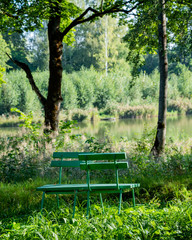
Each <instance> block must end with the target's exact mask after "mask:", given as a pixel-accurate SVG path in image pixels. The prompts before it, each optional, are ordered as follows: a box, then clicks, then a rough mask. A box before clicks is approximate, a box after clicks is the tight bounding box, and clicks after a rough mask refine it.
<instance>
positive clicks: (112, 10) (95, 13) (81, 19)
mask: <svg viewBox="0 0 192 240" xmlns="http://www.w3.org/2000/svg"><path fill="white" fill-rule="evenodd" d="M142 3H144V1H141V2H138V3H137V4H135V5H134V6H133V7H132V8H131V9H129V10H125V9H123V8H118V6H114V7H112V8H109V9H107V10H105V11H100V12H99V11H97V10H95V9H93V8H91V7H89V8H87V9H86V10H85V11H84V12H83V13H82V14H81V15H80V16H79V17H77V18H76V19H74V20H73V21H72V22H71V24H69V26H68V27H66V28H65V30H64V31H63V32H62V33H61V34H62V38H63V37H64V36H65V35H66V34H67V33H68V32H69V31H70V30H71V29H72V28H73V27H75V26H77V25H79V24H81V23H85V22H89V21H91V20H93V19H95V18H97V17H103V16H104V15H106V14H109V13H117V12H123V13H126V14H129V13H131V12H132V11H133V10H134V9H136V8H137V7H138V6H139V5H140V4H142ZM88 12H93V14H92V15H91V16H89V17H87V18H84V16H86V15H87V13H88Z"/></svg>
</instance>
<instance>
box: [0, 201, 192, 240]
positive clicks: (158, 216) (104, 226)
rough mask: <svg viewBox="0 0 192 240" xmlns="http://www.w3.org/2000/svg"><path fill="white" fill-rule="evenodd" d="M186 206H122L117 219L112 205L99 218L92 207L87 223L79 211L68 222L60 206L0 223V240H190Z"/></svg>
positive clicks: (99, 211)
mask: <svg viewBox="0 0 192 240" xmlns="http://www.w3.org/2000/svg"><path fill="white" fill-rule="evenodd" d="M190 204H191V197H188V199H187V200H185V201H183V202H180V201H179V200H176V201H174V202H172V203H169V204H168V205H166V206H165V207H164V208H159V203H158V200H155V199H154V200H152V201H151V202H150V204H149V205H148V206H140V207H136V208H135V209H134V208H132V207H127V205H126V204H124V206H123V210H122V213H121V215H120V216H119V215H118V214H117V210H116V208H117V206H116V205H115V204H114V203H111V206H110V207H105V211H106V212H105V214H102V209H101V208H100V207H99V206H98V205H97V204H94V205H93V206H92V217H91V218H90V219H89V220H87V219H86V217H85V216H84V214H83V210H80V212H79V211H77V212H79V213H76V218H75V219H71V212H69V209H68V206H65V205H64V206H65V207H64V208H63V209H62V210H61V211H57V212H46V213H44V214H43V215H41V214H40V213H34V214H33V215H31V216H30V217H28V218H27V219H24V220H25V221H23V220H22V219H13V220H11V221H10V222H9V223H6V222H5V223H1V226H0V228H1V237H2V239H4V240H5V239H23V238H24V239H34V238H41V239H60V238H62V239H138V240H142V239H167V240H168V239H190V238H191V237H192V234H191V224H192V221H191V215H192V210H191V207H190ZM80 209H81V208H80ZM78 210H79V209H78ZM181 212H182V214H181ZM4 229H6V230H4ZM93 229H94V231H93ZM85 233H86V234H85Z"/></svg>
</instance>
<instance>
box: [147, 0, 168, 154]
mask: <svg viewBox="0 0 192 240" xmlns="http://www.w3.org/2000/svg"><path fill="white" fill-rule="evenodd" d="M159 6H160V13H159V17H158V19H159V26H158V38H159V47H158V52H159V71H160V87H159V110H158V123H157V133H156V137H155V142H154V145H153V148H152V150H151V151H152V154H153V155H154V156H159V155H160V154H161V153H162V152H163V151H164V147H165V139H166V138H165V136H166V112H167V85H168V58H167V30H166V12H165V8H166V7H165V0H159Z"/></svg>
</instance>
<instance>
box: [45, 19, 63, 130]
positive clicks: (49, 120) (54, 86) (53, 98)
mask: <svg viewBox="0 0 192 240" xmlns="http://www.w3.org/2000/svg"><path fill="white" fill-rule="evenodd" d="M59 26H60V17H59V16H57V17H53V18H51V19H50V20H49V23H48V38H49V74H50V75H49V86H48V95H47V101H46V104H45V106H44V110H45V127H46V128H47V129H50V130H52V131H56V130H57V128H58V122H59V111H60V104H61V101H62V97H61V81H62V71H63V69H62V62H61V60H62V52H63V44H62V35H61V32H60V31H59Z"/></svg>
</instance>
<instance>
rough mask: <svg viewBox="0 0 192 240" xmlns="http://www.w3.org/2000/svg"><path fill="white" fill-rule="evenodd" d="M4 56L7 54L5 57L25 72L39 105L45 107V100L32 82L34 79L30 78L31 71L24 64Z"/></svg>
mask: <svg viewBox="0 0 192 240" xmlns="http://www.w3.org/2000/svg"><path fill="white" fill-rule="evenodd" d="M6 54H7V56H8V57H9V59H10V60H11V61H12V62H13V63H15V64H16V65H17V66H18V67H20V68H22V69H23V70H24V71H25V73H26V76H27V78H28V79H29V83H30V84H31V87H32V89H33V90H34V91H35V93H36V94H37V97H38V98H39V100H40V102H41V104H42V105H43V106H45V104H46V98H45V97H44V96H43V95H42V94H41V92H40V90H39V88H38V87H37V86H36V84H35V81H34V79H33V76H32V74H31V70H30V69H29V66H28V65H27V64H26V63H22V62H19V61H17V60H13V59H12V58H11V57H10V56H9V54H8V53H6Z"/></svg>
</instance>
